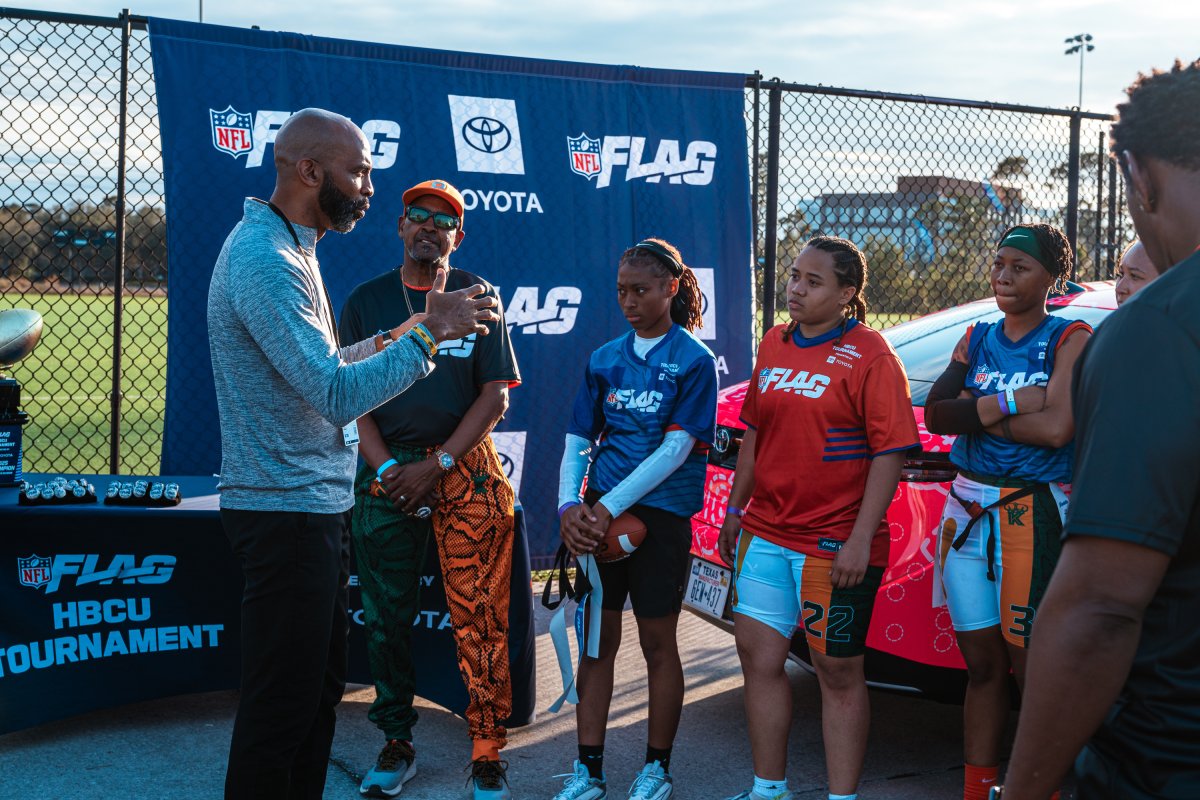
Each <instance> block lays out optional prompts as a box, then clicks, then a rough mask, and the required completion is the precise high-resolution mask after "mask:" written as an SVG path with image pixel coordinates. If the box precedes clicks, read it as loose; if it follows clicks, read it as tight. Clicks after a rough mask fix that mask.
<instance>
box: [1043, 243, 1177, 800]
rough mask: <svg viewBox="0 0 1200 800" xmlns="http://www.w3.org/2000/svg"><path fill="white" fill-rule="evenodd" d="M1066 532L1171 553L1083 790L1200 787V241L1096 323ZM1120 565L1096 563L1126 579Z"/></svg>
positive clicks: (1082, 766) (1080, 404) (1151, 794)
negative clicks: (1197, 248) (1198, 250)
mask: <svg viewBox="0 0 1200 800" xmlns="http://www.w3.org/2000/svg"><path fill="white" fill-rule="evenodd" d="M1072 400H1073V405H1074V411H1075V443H1076V448H1077V449H1076V460H1075V484H1074V489H1073V492H1072V495H1071V505H1070V511H1069V514H1068V518H1067V526H1066V530H1065V532H1064V534H1063V535H1064V537H1066V536H1099V537H1104V538H1108V539H1118V540H1121V541H1125V542H1133V543H1135V544H1138V545H1142V546H1144V547H1149V548H1152V549H1154V550H1158V551H1160V552H1162V553H1165V554H1167V555H1168V556H1170V557H1171V563H1170V566H1169V567H1168V569H1167V573H1166V575H1165V576H1164V577H1163V580H1162V584H1161V585H1160V586H1159V587H1158V591H1157V592H1156V593H1155V595H1154V599H1153V600H1152V601H1151V602H1150V606H1149V607H1148V608H1147V609H1146V616H1145V620H1144V622H1143V626H1142V637H1141V641H1140V642H1139V643H1138V649H1137V654H1136V655H1135V656H1134V660H1133V668H1132V669H1131V671H1130V673H1129V677H1128V678H1127V679H1126V681H1125V686H1124V688H1123V689H1122V690H1121V694H1120V696H1119V697H1118V699H1117V702H1116V703H1115V704H1114V706H1113V708H1112V709H1111V711H1110V712H1109V714H1108V717H1107V719H1106V720H1105V722H1104V724H1103V725H1102V726H1101V727H1100V729H1099V730H1098V731H1097V732H1096V734H1095V736H1094V737H1093V738H1092V740H1091V742H1090V743H1089V744H1088V746H1087V747H1086V748H1085V749H1084V752H1083V753H1082V754H1081V756H1080V758H1079V762H1078V763H1077V765H1076V769H1077V771H1078V772H1079V773H1080V792H1079V795H1078V796H1079V797H1080V798H1096V797H1106V798H1107V797H1112V798H1122V800H1143V798H1145V799H1146V800H1149V798H1166V799H1167V800H1176V799H1177V800H1184V798H1187V800H1195V798H1200V502H1198V501H1200V254H1193V255H1192V256H1191V257H1190V258H1188V259H1186V260H1184V261H1183V262H1181V263H1180V264H1177V265H1176V266H1175V267H1173V268H1171V269H1170V270H1168V271H1167V272H1166V273H1165V274H1164V275H1163V276H1162V277H1160V278H1159V279H1158V280H1156V281H1155V282H1154V283H1152V284H1150V285H1149V286H1147V287H1146V288H1145V289H1143V290H1142V291H1141V292H1139V293H1138V294H1137V295H1136V296H1135V297H1134V298H1133V299H1131V300H1130V301H1129V302H1128V303H1126V304H1125V305H1124V306H1123V307H1122V308H1121V309H1120V310H1119V311H1117V312H1115V313H1114V314H1113V315H1112V316H1111V317H1109V318H1108V319H1107V320H1106V321H1105V322H1104V323H1103V324H1102V325H1100V327H1099V328H1098V329H1097V331H1096V335H1095V336H1094V337H1092V340H1091V341H1090V342H1089V343H1088V345H1087V347H1086V348H1085V349H1084V352H1083V355H1082V356H1081V358H1080V360H1079V365H1078V366H1077V371H1076V373H1075V382H1074V395H1073V397H1072ZM1121 577H1122V576H1120V575H1106V576H1103V577H1101V576H1097V580H1107V581H1119V580H1121Z"/></svg>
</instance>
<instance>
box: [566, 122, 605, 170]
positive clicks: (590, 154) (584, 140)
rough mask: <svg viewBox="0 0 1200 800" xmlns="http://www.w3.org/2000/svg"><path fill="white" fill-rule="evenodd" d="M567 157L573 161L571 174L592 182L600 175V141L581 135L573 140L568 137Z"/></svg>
mask: <svg viewBox="0 0 1200 800" xmlns="http://www.w3.org/2000/svg"><path fill="white" fill-rule="evenodd" d="M567 157H568V158H570V160H571V172H574V173H575V174H577V175H582V176H583V177H585V178H587V179H588V180H591V179H592V177H593V176H595V175H599V174H600V140H599V139H593V138H591V137H590V136H588V135H587V134H586V133H581V134H579V135H578V136H576V137H575V138H574V139H572V138H571V137H570V136H568V137H567Z"/></svg>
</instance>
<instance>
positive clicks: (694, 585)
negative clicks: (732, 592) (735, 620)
mask: <svg viewBox="0 0 1200 800" xmlns="http://www.w3.org/2000/svg"><path fill="white" fill-rule="evenodd" d="M732 579H733V573H731V572H730V571H729V570H727V569H724V568H722V567H718V566H716V565H715V564H709V563H708V562H707V561H703V560H701V559H699V558H693V559H692V574H691V576H690V577H688V584H687V590H686V591H685V592H684V593H683V602H685V603H687V604H688V605H689V606H691V607H692V608H694V609H696V610H697V611H702V612H704V613H705V614H707V615H709V616H710V617H713V618H714V619H721V614H722V612H724V611H725V599H726V598H727V597H728V596H729V584H730V582H731V581H732Z"/></svg>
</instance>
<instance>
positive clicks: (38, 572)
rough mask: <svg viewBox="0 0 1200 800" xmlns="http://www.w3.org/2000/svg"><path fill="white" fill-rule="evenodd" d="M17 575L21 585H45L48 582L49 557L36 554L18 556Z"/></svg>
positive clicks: (36, 586)
mask: <svg viewBox="0 0 1200 800" xmlns="http://www.w3.org/2000/svg"><path fill="white" fill-rule="evenodd" d="M17 577H18V578H19V579H20V580H21V585H22V586H32V587H33V588H34V589H37V588H39V587H42V586H45V585H46V584H47V583H49V582H50V559H48V558H42V557H41V556H36V555H35V556H30V557H29V558H18V559H17Z"/></svg>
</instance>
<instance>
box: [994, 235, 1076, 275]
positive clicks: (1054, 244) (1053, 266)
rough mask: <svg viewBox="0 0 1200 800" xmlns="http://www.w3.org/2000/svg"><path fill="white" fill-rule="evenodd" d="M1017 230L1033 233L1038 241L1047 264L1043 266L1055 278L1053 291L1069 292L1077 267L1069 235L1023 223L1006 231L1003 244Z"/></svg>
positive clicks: (1002, 238) (1001, 239)
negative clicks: (1073, 271)
mask: <svg viewBox="0 0 1200 800" xmlns="http://www.w3.org/2000/svg"><path fill="white" fill-rule="evenodd" d="M1017 228H1023V229H1025V230H1028V231H1032V232H1033V237H1034V238H1035V239H1037V243H1038V248H1039V249H1041V251H1042V255H1043V256H1044V257H1045V259H1046V262H1047V263H1044V264H1042V266H1043V267H1045V268H1046V271H1047V272H1049V273H1050V274H1051V275H1052V276H1053V277H1054V284H1053V286H1052V287H1051V290H1052V291H1055V292H1065V291H1066V290H1067V280H1068V279H1069V278H1070V277H1071V270H1072V268H1073V267H1074V265H1075V254H1074V253H1073V252H1072V251H1071V243H1070V242H1069V241H1067V235H1066V234H1065V233H1063V232H1062V231H1060V230H1059V229H1058V228H1056V227H1054V226H1053V225H1046V224H1045V223H1041V222H1039V223H1035V224H1032V225H1029V224H1024V223H1022V224H1020V225H1014V226H1012V227H1011V228H1009V229H1008V230H1006V231H1005V232H1004V233H1003V235H1001V236H1000V241H1001V242H1003V241H1004V237H1005V236H1008V234H1010V233H1012V232H1013V231H1014V230H1016V229H1017Z"/></svg>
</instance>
